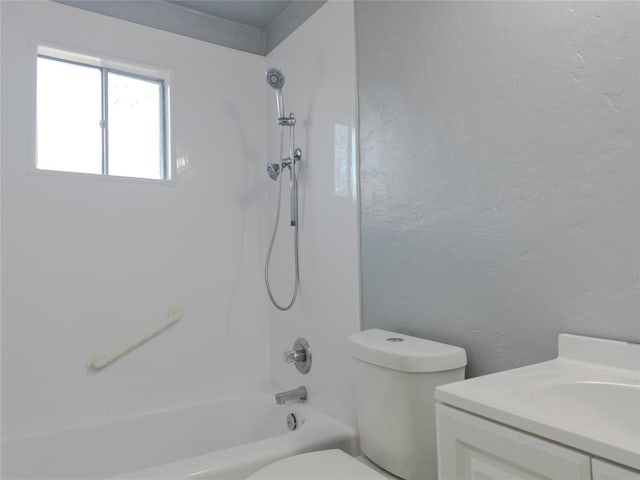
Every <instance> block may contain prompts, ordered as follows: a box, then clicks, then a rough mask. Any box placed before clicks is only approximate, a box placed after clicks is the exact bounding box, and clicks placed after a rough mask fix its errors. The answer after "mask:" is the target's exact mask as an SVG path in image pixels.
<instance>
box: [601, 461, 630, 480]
mask: <svg viewBox="0 0 640 480" xmlns="http://www.w3.org/2000/svg"><path fill="white" fill-rule="evenodd" d="M591 470H592V471H593V480H640V472H639V471H638V470H631V469H629V468H626V467H622V466H620V465H615V464H613V463H609V462H605V461H604V460H600V459H599V458H593V459H591Z"/></svg>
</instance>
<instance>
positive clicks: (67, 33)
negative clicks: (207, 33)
mask: <svg viewBox="0 0 640 480" xmlns="http://www.w3.org/2000/svg"><path fill="white" fill-rule="evenodd" d="M1 8H2V110H3V112H2V113H3V120H5V121H4V122H3V123H2V428H3V434H6V433H9V432H17V431H23V430H25V429H28V428H30V427H38V426H42V425H54V424H59V423H67V422H70V421H74V420H78V419H80V418H87V417H100V416H104V415H109V414H113V413H117V412H123V411H131V410H147V409H149V408H154V407H160V406H164V405H170V404H176V403H180V402H184V401H187V400H188V401H192V400H193V399H197V398H203V397H207V396H215V395H220V394H225V395H228V394H229V392H234V391H240V390H244V389H255V388H256V387H257V386H258V385H259V384H260V383H262V382H264V381H265V380H266V378H267V375H268V371H267V366H266V359H267V348H268V345H267V344H266V342H265V338H266V337H267V336H268V328H267V322H268V318H267V312H268V310H267V305H266V299H265V295H264V286H263V284H262V275H261V271H262V261H263V245H264V242H261V241H259V240H258V239H257V237H258V227H257V225H258V222H259V215H264V211H263V205H262V204H263V201H262V199H263V198H264V194H265V187H266V185H265V184H264V182H263V181H262V180H263V178H262V172H263V168H264V167H263V165H264V161H265V155H264V145H265V144H266V136H265V127H264V118H265V113H264V92H263V85H264V83H263V75H264V59H263V58H262V57H259V56H255V55H250V54H247V53H243V52H239V51H235V50H230V49H226V48H222V47H218V46H215V45H210V44H207V43H204V42H199V41H196V40H192V39H189V38H186V37H182V36H179V35H174V34H170V33H166V32H162V31H159V30H154V29H151V28H148V27H143V26H140V25H135V24H132V23H129V22H125V21H121V20H117V19H113V18H109V17H105V16H101V15H97V14H94V13H89V12H86V11H83V10H79V9H75V8H71V7H67V6H64V5H60V4H56V3H51V2H2V5H1ZM37 41H42V42H45V43H47V44H50V45H52V46H56V47H60V48H67V49H71V50H76V49H77V50H78V51H80V52H87V53H96V54H103V55H106V56H110V57H115V58H117V59H123V60H126V61H129V62H133V63H137V62H140V63H142V64H144V65H152V66H156V67H160V68H163V69H166V70H169V71H170V72H171V102H172V103H171V109H172V116H173V123H172V132H173V142H174V148H175V153H176V155H177V156H179V157H184V159H186V162H187V166H186V168H183V169H182V170H181V171H180V172H179V173H178V175H177V178H176V179H175V180H174V181H173V182H172V183H171V184H153V183H150V182H139V181H135V180H133V181H121V180H118V179H113V178H100V177H92V176H85V175H75V174H56V173H46V172H33V171H32V170H31V167H32V165H33V164H34V129H35V124H34V120H35V85H36V84H35V80H36V79H35V63H36V62H35V55H36V42H37ZM7 119H8V121H7ZM172 306H178V307H181V308H182V309H183V311H184V319H183V321H182V322H180V323H179V324H177V325H176V326H174V327H173V328H171V329H170V330H168V331H167V332H164V333H163V334H162V335H160V336H158V337H157V338H155V339H153V340H152V341H150V342H148V343H146V344H145V345H143V346H142V347H141V348H139V349H137V350H136V351H133V352H131V353H130V354H128V355H127V356H126V357H123V358H121V359H120V360H118V361H117V362H115V363H114V364H113V365H110V366H108V367H107V368H105V369H104V370H103V371H101V372H98V373H95V374H91V373H90V372H88V371H87V370H86V367H85V365H86V361H87V359H88V358H89V357H90V356H91V355H93V354H97V353H105V354H106V353H110V352H111V351H113V350H114V349H116V348H118V347H120V346H122V345H123V344H127V343H128V342H129V341H131V340H134V339H135V338H137V337H138V336H139V335H141V334H143V333H144V332H146V331H148V330H149V329H150V328H152V327H153V326H154V325H157V324H158V323H159V322H160V321H162V320H164V319H165V318H166V315H167V310H168V309H169V308H170V307H172Z"/></svg>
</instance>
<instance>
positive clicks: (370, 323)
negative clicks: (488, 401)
mask: <svg viewBox="0 0 640 480" xmlns="http://www.w3.org/2000/svg"><path fill="white" fill-rule="evenodd" d="M639 9H640V4H639V3H637V2H626V3H625V2H577V3H565V2H359V3H357V8H356V25H357V43H358V78H359V97H360V141H361V146H360V148H361V161H362V166H361V189H362V193H361V195H362V207H361V209H362V264H363V265H362V272H363V280H362V282H363V284H362V285H363V287H362V288H363V316H364V324H365V327H367V328H371V327H384V328H389V329H395V330H398V331H400V332H405V333H410V334H417V335H421V336H425V337H429V338H432V339H434V340H439V341H444V342H449V343H453V344H457V345H460V346H463V347H465V348H466V349H467V352H468V355H469V365H470V369H469V373H470V374H471V375H477V374H482V373H487V372H492V371H497V370H503V369H507V368H511V367H516V366H520V365H523V364H528V363H532V362H537V361H542V360H545V359H550V358H552V357H554V356H555V354H556V341H557V340H556V335H557V334H558V333H559V332H573V333H580V334H586V335H596V336H604V337H610V338H622V339H631V340H635V341H638V340H640V320H639V307H638V261H639V258H638V250H639V244H638V224H639V208H638V200H639V195H638V159H639V157H640V152H639V138H638V137H639V133H638V113H639V112H638V103H639V98H638V85H639V72H640V65H639V48H638V45H639V39H638V30H639V26H638V23H639Z"/></svg>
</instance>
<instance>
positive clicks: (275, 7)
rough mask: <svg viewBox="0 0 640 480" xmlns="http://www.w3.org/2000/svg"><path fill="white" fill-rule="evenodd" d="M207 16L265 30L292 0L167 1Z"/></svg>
mask: <svg viewBox="0 0 640 480" xmlns="http://www.w3.org/2000/svg"><path fill="white" fill-rule="evenodd" d="M167 1H168V2H169V3H173V4H174V5H178V6H180V7H185V8H188V9H190V10H194V11H196V12H200V13H206V14H207V15H215V16H216V17H220V18H224V19H226V20H231V21H232V22H237V23H243V24H245V25H251V26H252V27H257V28H262V29H264V28H267V27H268V26H269V25H271V23H272V22H273V21H274V20H275V19H276V18H277V17H278V16H279V15H280V14H281V13H282V12H283V11H284V10H285V9H286V8H287V7H288V6H289V5H291V4H292V3H293V0H242V1H238V0H167Z"/></svg>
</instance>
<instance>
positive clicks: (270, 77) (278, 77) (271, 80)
mask: <svg viewBox="0 0 640 480" xmlns="http://www.w3.org/2000/svg"><path fill="white" fill-rule="evenodd" d="M265 79H266V80H267V83H268V84H269V86H270V87H271V88H273V89H275V90H280V89H281V88H282V87H284V74H283V73H282V72H281V71H280V70H278V69H277V68H270V69H269V70H267V75H266V77H265Z"/></svg>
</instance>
